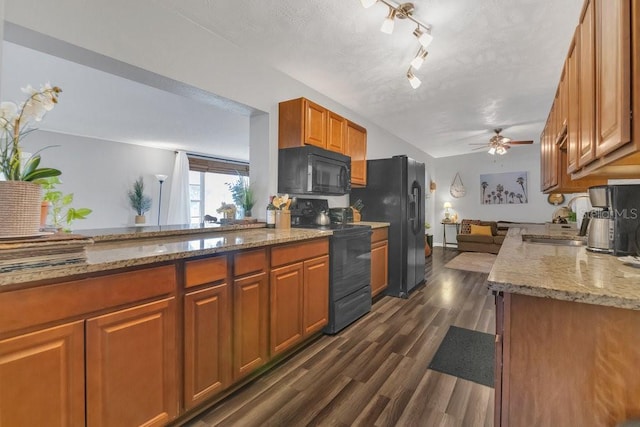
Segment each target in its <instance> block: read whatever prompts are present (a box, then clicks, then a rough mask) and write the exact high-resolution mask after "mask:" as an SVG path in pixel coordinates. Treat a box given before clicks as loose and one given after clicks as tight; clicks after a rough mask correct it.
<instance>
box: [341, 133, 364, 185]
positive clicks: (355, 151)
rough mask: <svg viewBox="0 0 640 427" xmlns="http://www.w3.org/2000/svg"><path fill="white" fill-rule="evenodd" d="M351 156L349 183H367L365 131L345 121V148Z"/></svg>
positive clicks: (346, 152)
mask: <svg viewBox="0 0 640 427" xmlns="http://www.w3.org/2000/svg"><path fill="white" fill-rule="evenodd" d="M345 154H346V155H347V156H349V157H351V185H352V186H355V187H364V186H366V185H367V131H366V130H365V129H364V128H361V127H360V126H358V125H356V124H355V123H351V122H347V149H346V151H345Z"/></svg>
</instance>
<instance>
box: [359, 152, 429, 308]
mask: <svg viewBox="0 0 640 427" xmlns="http://www.w3.org/2000/svg"><path fill="white" fill-rule="evenodd" d="M424 182H425V169H424V163H419V162H417V161H415V160H413V159H411V158H409V157H407V156H394V157H392V158H390V159H377V160H369V161H367V186H366V188H352V189H351V195H350V199H351V203H354V202H355V201H356V200H358V199H361V200H362V202H363V203H364V207H363V208H362V210H361V212H360V213H361V214H362V220H363V221H383V222H389V223H390V224H391V226H390V227H389V287H388V288H387V290H386V295H391V296H395V297H401V298H407V297H408V296H409V292H411V291H412V290H413V289H414V288H415V287H416V286H418V285H419V284H421V283H423V282H424V280H425V275H424V240H425V237H424V218H425V217H424V208H425V205H424Z"/></svg>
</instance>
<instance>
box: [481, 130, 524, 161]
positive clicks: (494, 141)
mask: <svg viewBox="0 0 640 427" xmlns="http://www.w3.org/2000/svg"><path fill="white" fill-rule="evenodd" d="M493 131H494V132H495V135H493V136H492V137H491V139H490V140H489V142H488V143H475V144H471V145H482V147H478V148H474V150H482V149H485V148H489V154H500V155H502V154H506V153H507V150H508V149H509V148H511V146H512V145H524V144H533V141H513V140H512V139H511V138H507V137H506V136H502V135H500V132H502V128H496V129H494V130H493Z"/></svg>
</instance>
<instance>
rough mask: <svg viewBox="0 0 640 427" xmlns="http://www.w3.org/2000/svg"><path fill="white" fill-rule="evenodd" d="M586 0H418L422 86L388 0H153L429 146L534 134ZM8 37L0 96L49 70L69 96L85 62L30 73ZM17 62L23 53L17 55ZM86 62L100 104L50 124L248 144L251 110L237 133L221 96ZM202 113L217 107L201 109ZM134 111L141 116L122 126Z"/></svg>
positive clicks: (228, 145) (458, 148) (435, 149)
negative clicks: (389, 21) (206, 100)
mask: <svg viewBox="0 0 640 427" xmlns="http://www.w3.org/2000/svg"><path fill="white" fill-rule="evenodd" d="M582 3H583V0H482V1H478V0H415V1H414V4H415V5H416V11H415V15H414V16H416V17H417V18H418V19H420V20H422V21H424V22H426V23H428V24H431V25H432V26H433V30H432V35H433V37H434V41H433V43H432V44H431V46H429V48H428V50H429V56H428V58H427V61H426V62H425V65H424V66H423V67H422V68H421V69H420V70H418V71H417V72H416V75H417V76H418V77H419V78H420V79H421V80H422V82H423V83H422V86H420V87H419V88H418V89H416V90H414V89H412V88H411V87H410V86H409V84H408V82H407V80H406V78H405V77H404V76H405V73H406V71H407V69H408V64H409V62H410V61H411V59H412V58H413V56H414V55H415V53H416V51H417V49H418V46H419V45H418V43H417V41H416V40H415V38H414V37H413V36H412V34H411V33H412V31H413V29H414V28H415V25H414V24H411V23H409V22H407V21H406V20H405V21H398V20H397V22H396V26H395V30H394V33H393V34H392V35H386V34H383V33H381V32H380V31H379V27H380V24H381V22H382V20H383V19H384V17H385V16H386V14H387V8H386V7H385V6H384V5H382V4H381V3H379V4H376V5H374V6H373V7H371V8H369V9H364V8H362V6H361V5H360V1H358V0H306V1H304V2H302V1H300V0H277V1H276V0H271V1H267V0H261V1H257V0H216V1H212V0H192V1H188V2H184V1H181V0H159V1H158V4H159V5H161V6H164V7H167V8H169V9H171V10H173V11H175V13H176V14H177V15H178V16H179V17H180V18H182V19H189V20H191V21H193V22H194V23H196V24H198V25H200V26H202V27H204V28H207V29H209V30H210V31H211V32H213V33H216V34H218V35H220V36H222V37H223V38H225V39H226V40H229V41H230V42H232V43H233V44H235V45H237V46H238V48H239V49H242V50H243V52H244V53H245V54H247V55H249V56H253V57H255V58H256V61H259V62H263V63H266V64H268V65H270V66H272V67H273V68H275V69H278V70H280V71H282V72H284V73H286V74H288V75H289V76H291V77H293V78H295V79H297V80H299V81H301V82H303V83H305V84H306V85H308V86H310V87H312V88H313V89H315V90H317V91H319V92H321V93H323V94H325V95H326V96H328V97H329V98H332V99H334V100H336V101H337V102H339V103H341V104H342V105H344V106H346V107H348V108H349V109H351V110H353V111H355V112H356V113H358V114H360V115H361V116H363V117H365V118H367V119H369V120H370V121H371V122H374V123H376V124H378V125H380V126H381V127H383V128H385V129H387V130H388V131H389V132H391V133H392V134H395V135H397V136H398V137H400V138H402V139H404V140H406V141H407V142H409V143H411V144H413V145H415V146H416V147H418V148H420V149H421V150H423V151H425V152H426V153H428V154H430V155H432V156H434V157H443V156H450V155H457V154H463V153H468V152H470V151H471V149H472V148H473V147H472V146H471V145H470V144H471V143H478V142H485V141H488V139H489V137H490V136H491V133H492V132H491V129H493V128H495V127H502V128H505V130H504V131H503V135H504V136H508V137H510V138H512V139H533V140H535V141H536V142H538V141H537V140H538V137H539V134H540V132H541V131H542V128H543V125H544V122H545V120H546V117H547V113H548V111H549V109H550V106H551V102H552V99H553V96H554V94H555V89H556V86H557V83H558V80H559V77H560V72H561V68H562V64H563V61H564V58H565V56H566V52H567V48H568V46H569V42H570V40H571V37H572V35H573V31H574V28H575V25H576V23H577V20H578V15H579V12H580V8H581V6H582ZM6 45H7V44H5V48H4V50H5V52H4V56H5V58H7V57H8V56H9V58H7V59H5V60H3V78H2V93H3V98H5V99H6V98H7V95H10V94H11V92H10V88H11V87H16V85H17V86H22V85H24V81H27V82H40V81H46V80H50V81H52V82H56V84H59V85H60V86H62V87H63V88H64V90H65V93H64V96H65V98H66V97H71V96H73V94H69V93H68V92H69V91H70V90H71V89H70V88H72V87H74V85H75V84H76V81H77V80H79V78H78V77H77V74H76V72H75V71H73V70H72V68H73V67H80V66H77V65H75V64H72V63H67V62H66V61H62V60H59V59H54V58H49V59H48V61H50V62H49V63H48V65H47V66H48V67H50V69H51V70H54V69H55V67H58V66H60V67H62V68H61V71H60V74H59V75H56V76H55V77H50V78H47V79H44V80H43V78H42V77H40V76H33V77H31V76H28V74H29V72H30V70H31V69H38V68H40V67H36V66H32V65H27V63H25V62H22V61H25V59H23V58H22V57H20V55H22V54H23V53H20V52H18V51H20V50H24V49H23V48H18V47H17V46H15V45H13V46H12V45H11V44H8V47H7V46H6ZM26 51H28V50H26ZM27 53H28V54H27V56H31V57H30V59H28V60H33V61H35V60H36V59H35V58H34V57H32V56H33V54H34V52H33V51H29V52H27ZM10 55H17V57H15V58H13V59H11V58H10ZM14 63H17V64H21V65H20V66H19V67H17V68H16V69H13V65H14ZM52 72H53V71H52ZM81 72H82V73H84V72H86V70H84V71H81ZM90 72H91V73H92V74H91V75H90V77H87V79H86V82H85V83H86V85H87V86H83V87H82V88H81V89H79V91H80V92H79V93H83V92H84V94H86V93H92V96H93V94H96V96H94V97H93V99H89V100H88V101H90V102H92V103H94V104H95V99H100V100H101V101H100V102H101V103H103V105H105V107H107V106H108V108H105V109H106V111H105V113H104V115H101V116H100V117H96V115H95V114H89V113H88V111H89V109H87V108H85V109H83V108H82V107H81V105H82V104H80V102H79V100H75V99H74V100H73V102H68V103H67V102H65V105H68V106H71V105H73V106H74V107H73V108H74V109H75V107H76V106H77V111H73V112H72V113H71V119H69V120H68V121H67V123H66V124H62V123H58V122H57V118H56V119H55V122H54V120H53V114H52V115H51V117H50V118H47V120H46V121H45V122H46V123H47V124H48V126H55V127H56V130H59V131H62V132H68V133H76V134H82V135H87V136H97V137H101V138H105V139H113V140H116V141H122V142H131V143H136V142H138V141H146V142H147V143H149V142H150V141H149V140H151V142H152V143H154V144H155V143H156V142H163V143H166V144H167V145H166V146H167V147H169V146H170V145H171V144H176V143H180V144H182V145H183V147H184V148H183V149H188V150H189V148H188V146H189V145H190V144H193V146H194V147H199V148H196V149H191V150H192V151H197V152H203V153H211V154H218V155H222V156H225V157H229V158H245V159H246V158H248V124H247V126H246V130H245V131H244V133H242V135H241V136H240V137H238V138H236V135H235V133H234V132H235V131H236V130H237V127H236V126H237V125H240V127H242V126H241V125H243V124H244V123H245V122H246V123H248V122H247V120H248V119H247V117H246V116H239V115H237V114H230V113H225V112H221V111H220V110H217V111H214V110H216V109H215V108H212V109H211V110H210V111H209V110H207V111H206V112H203V111H201V109H202V105H201V104H197V103H195V104H191V105H190V103H191V102H192V101H189V100H187V99H186V98H181V97H179V96H177V95H171V94H167V93H163V92H161V91H159V90H157V89H152V88H149V87H146V86H142V87H140V85H138V84H136V83H133V82H130V81H127V80H125V79H121V78H118V77H114V76H110V75H106V74H105V73H101V72H98V71H95V70H90ZM12 73H14V74H13V77H11V75H12ZM18 76H19V78H18ZM27 77H29V78H27ZM12 79H16V80H12ZM18 80H19V83H16V82H17V81H18ZM102 82H104V84H105V85H106V87H107V88H108V89H106V90H105V92H100V93H99V94H98V93H96V92H95V90H94V89H95V88H97V87H99V86H100V85H102ZM5 87H6V90H5ZM129 94H131V95H132V99H129V98H128V95H129ZM103 96H106V97H107V98H108V101H109V102H108V103H107V99H104V100H103V98H102V97H103ZM180 98H181V99H180ZM61 105H62V103H61ZM69 108H72V107H69ZM130 109H131V110H130ZM93 110H94V108H92V109H91V111H93ZM133 110H135V111H133ZM183 113H184V117H183V118H182V119H181V117H182V116H181V114H183ZM198 114H204V115H206V116H207V117H209V120H193V118H194V115H198ZM225 114H226V115H225ZM61 115H62V114H60V116H61ZM219 115H220V116H219ZM127 117H136V118H137V119H136V120H135V121H131V122H130V123H129V125H127V126H123V122H125V119H126V118H127ZM196 117H200V116H196ZM211 117H216V119H215V120H211V119H210V118H211ZM176 120H177V121H178V122H179V123H189V126H181V127H180V128H179V129H178V130H179V132H176V129H174V128H176V126H175V125H171V123H175V122H176ZM45 122H43V123H45ZM52 122H54V123H52ZM71 124H73V125H74V126H76V125H78V124H80V126H81V128H80V129H81V130H78V131H70V130H69V129H67V128H66V126H70V125H71ZM195 124H200V125H202V126H203V128H201V129H199V128H197V127H195ZM137 125H141V126H140V127H138V126H137ZM153 130H156V131H157V132H155V134H154V132H153ZM109 132H115V134H114V135H113V136H108V135H107V133H109ZM92 133H100V135H92ZM234 138H235V139H234ZM214 143H222V144H223V145H222V146H216V150H226V149H230V150H232V151H229V152H222V151H216V152H215V153H213V152H211V150H210V149H211V148H212V147H213V145H211V144H214ZM202 144H206V145H202ZM155 145H156V146H157V145H158V144H155ZM237 146H240V147H239V148H236V147H237ZM170 148H177V147H173V146H171V147H170ZM242 150H246V151H242Z"/></svg>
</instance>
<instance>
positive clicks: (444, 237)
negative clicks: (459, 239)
mask: <svg viewBox="0 0 640 427" xmlns="http://www.w3.org/2000/svg"><path fill="white" fill-rule="evenodd" d="M440 224H442V247H443V248H446V247H447V225H455V227H456V236H457V235H458V234H459V233H460V223H459V222H453V221H440ZM449 244H450V245H455V246H456V247H457V246H458V243H449Z"/></svg>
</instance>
